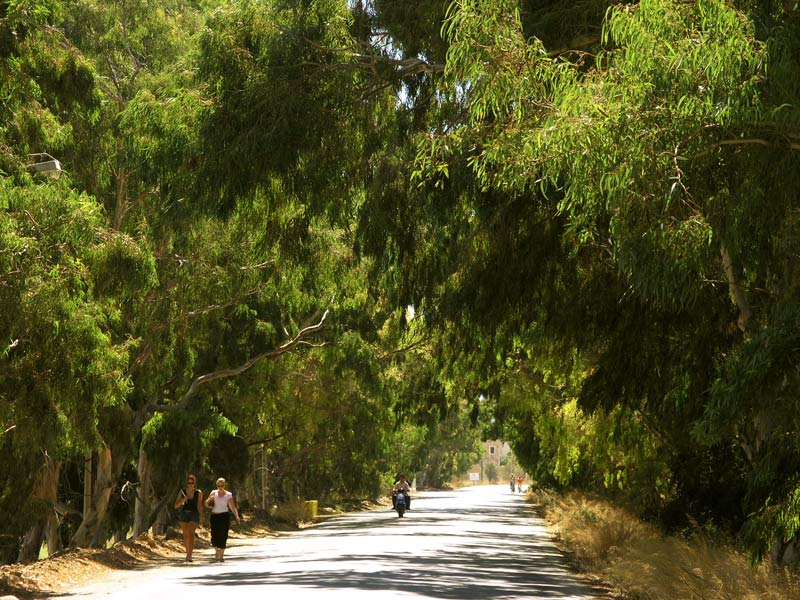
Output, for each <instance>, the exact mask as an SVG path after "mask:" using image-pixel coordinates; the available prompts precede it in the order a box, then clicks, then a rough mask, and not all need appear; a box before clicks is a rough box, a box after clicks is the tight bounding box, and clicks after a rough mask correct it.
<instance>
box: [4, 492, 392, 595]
mask: <svg viewBox="0 0 800 600" xmlns="http://www.w3.org/2000/svg"><path fill="white" fill-rule="evenodd" d="M383 504H385V502H383V503H374V502H366V501H364V502H361V501H358V502H352V503H351V504H349V505H346V506H342V507H337V509H330V508H326V509H322V510H321V514H320V515H319V516H318V518H317V519H316V520H315V521H314V522H313V523H312V522H301V523H299V524H297V525H295V524H290V523H287V522H283V521H274V520H273V521H270V522H266V521H261V520H258V519H254V518H251V516H250V515H247V516H246V517H245V520H244V521H243V522H242V524H241V525H234V527H232V528H231V531H230V537H231V539H236V538H247V537H269V536H278V535H280V534H281V532H287V531H296V530H298V529H302V528H305V527H312V526H313V525H315V524H316V523H319V522H322V521H324V520H325V519H327V518H330V517H333V516H336V515H337V514H341V513H342V512H350V511H358V510H369V509H371V508H375V507H376V506H382V505H383ZM196 535H197V539H196V541H195V549H196V550H202V549H206V548H210V547H211V543H210V542H211V539H210V538H211V536H210V531H209V529H208V528H207V527H201V528H200V529H198V530H197V534H196ZM184 556H185V552H184V549H183V538H182V537H181V532H180V529H178V528H177V527H175V528H172V529H170V530H169V531H167V534H166V535H164V536H156V537H154V536H152V535H142V536H140V537H139V538H138V539H135V540H134V539H131V540H127V541H125V542H119V543H117V544H114V546H113V547H111V548H107V549H85V548H80V549H69V550H62V551H61V552H58V553H57V554H54V555H53V556H52V557H50V558H47V559H45V560H40V561H37V562H34V563H30V564H20V563H16V564H11V565H4V566H0V600H3V596H13V597H16V598H18V599H19V600H33V599H35V598H42V597H43V596H47V595H48V594H51V593H55V592H64V591H66V590H69V589H70V588H73V587H75V586H79V585H83V584H87V583H90V582H91V581H92V580H94V579H99V578H102V577H106V576H108V575H109V574H110V573H112V572H113V571H115V570H131V569H141V568H143V567H147V566H159V565H164V564H170V563H175V562H177V561H180V560H182V559H183V557H184Z"/></svg>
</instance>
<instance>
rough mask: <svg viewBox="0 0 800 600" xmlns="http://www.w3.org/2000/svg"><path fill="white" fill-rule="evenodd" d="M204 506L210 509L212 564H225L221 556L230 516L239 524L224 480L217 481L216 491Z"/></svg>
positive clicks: (226, 538)
mask: <svg viewBox="0 0 800 600" xmlns="http://www.w3.org/2000/svg"><path fill="white" fill-rule="evenodd" d="M206 506H207V507H208V508H210V509H211V516H210V517H209V523H210V525H211V545H212V546H214V562H225V558H224V557H223V555H224V554H225V547H226V546H227V545H228V530H229V529H230V526H231V516H233V518H235V519H236V523H241V522H242V521H241V519H240V518H239V511H238V510H237V508H236V503H235V502H234V501H233V494H232V493H231V492H229V491H228V490H226V489H225V480H224V479H223V478H222V477H220V478H219V479H217V489H216V490H214V491H213V492H211V493H210V494H209V495H208V499H207V500H206Z"/></svg>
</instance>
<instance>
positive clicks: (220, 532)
mask: <svg viewBox="0 0 800 600" xmlns="http://www.w3.org/2000/svg"><path fill="white" fill-rule="evenodd" d="M230 514H231V513H230V512H228V511H226V512H222V513H211V516H210V517H209V522H210V523H211V545H212V546H214V548H225V546H226V545H227V544H228V529H230V526H231V518H230Z"/></svg>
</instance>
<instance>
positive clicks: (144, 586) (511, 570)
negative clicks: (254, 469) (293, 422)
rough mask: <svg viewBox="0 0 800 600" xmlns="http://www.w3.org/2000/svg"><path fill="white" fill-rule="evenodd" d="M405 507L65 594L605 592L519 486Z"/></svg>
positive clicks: (566, 599) (158, 597)
mask: <svg viewBox="0 0 800 600" xmlns="http://www.w3.org/2000/svg"><path fill="white" fill-rule="evenodd" d="M411 507H412V510H411V511H410V512H408V513H407V514H406V516H405V517H404V518H403V519H399V518H398V517H397V514H396V513H394V512H391V511H389V510H388V509H383V510H374V511H369V512H365V513H356V514H351V515H345V516H342V517H337V518H335V519H331V520H330V521H327V522H326V523H324V524H321V525H318V526H316V527H313V528H310V529H306V530H304V531H301V532H297V533H292V534H290V535H287V536H283V537H280V538H271V539H258V540H238V539H237V540H233V545H231V546H229V548H228V550H227V552H226V560H225V562H224V563H222V564H219V563H216V564H215V563H209V562H207V560H208V558H209V557H212V556H213V550H203V551H201V552H199V553H195V562H194V563H192V564H189V565H183V564H180V565H178V564H176V565H175V566H169V567H160V568H155V569H148V570H145V571H141V572H136V573H130V572H127V573H121V574H120V575H119V577H117V578H116V579H115V580H114V581H104V582H97V583H95V584H92V585H90V586H87V587H85V588H81V589H76V590H72V591H71V592H70V593H69V594H66V595H61V596H55V597H51V598H58V599H59V600H67V599H68V600H88V599H95V598H104V599H107V598H113V599H114V600H133V599H137V600H139V599H142V598H146V599H147V600H162V599H163V600H167V599H169V600H179V599H180V600H183V599H187V600H204V599H211V598H216V599H219V598H221V597H223V595H229V594H234V595H229V596H228V597H229V598H231V599H232V600H255V599H256V598H258V599H259V600H263V598H270V599H284V598H286V599H290V600H306V599H311V598H315V599H319V598H324V599H325V600H339V599H341V600H344V599H348V600H353V599H354V600H359V599H362V598H363V599H365V600H366V599H369V600H387V599H390V598H418V599H419V598H439V599H453V600H462V599H463V600H469V599H476V598H481V599H487V600H492V599H497V600H499V599H503V600H513V599H517V598H520V599H521V598H526V599H528V600H530V599H548V600H550V599H552V600H590V599H592V600H594V599H596V598H601V597H604V596H602V594H601V592H594V591H592V590H591V589H589V588H588V587H586V586H584V585H582V584H580V583H578V582H577V581H576V580H575V579H574V578H573V577H572V576H571V575H570V574H569V573H568V571H567V570H566V569H565V568H564V566H563V563H562V558H561V555H560V554H559V552H558V550H557V549H556V548H555V547H554V546H553V545H552V543H551V542H550V541H549V539H548V536H547V532H546V530H545V529H544V526H543V524H542V523H541V521H540V520H539V519H537V518H536V517H535V516H534V515H533V513H532V512H531V510H530V507H529V506H528V504H527V503H526V502H525V501H524V500H523V498H522V496H521V495H514V494H511V492H510V491H509V490H508V488H507V487H506V486H480V487H472V488H466V489H462V490H457V491H453V492H436V493H423V494H419V495H417V496H415V497H414V499H413V501H412V504H411Z"/></svg>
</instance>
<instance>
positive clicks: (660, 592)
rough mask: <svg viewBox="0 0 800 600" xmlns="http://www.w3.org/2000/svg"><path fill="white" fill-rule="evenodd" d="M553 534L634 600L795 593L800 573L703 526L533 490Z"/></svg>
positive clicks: (729, 599)
mask: <svg viewBox="0 0 800 600" xmlns="http://www.w3.org/2000/svg"><path fill="white" fill-rule="evenodd" d="M533 498H534V501H535V502H536V503H537V504H538V505H539V506H540V508H542V510H543V512H544V514H545V517H546V519H547V522H548V524H549V526H550V528H551V530H552V532H553V533H554V535H555V537H556V539H557V540H558V541H559V543H561V544H562V545H563V546H564V547H565V549H566V550H567V551H568V552H570V553H571V554H572V555H573V556H574V558H575V560H576V561H577V562H578V563H579V564H580V565H581V567H582V568H584V569H586V570H587V571H589V572H591V573H593V574H595V575H598V576H600V577H602V578H603V579H605V580H606V581H608V582H609V583H610V584H611V585H613V586H614V587H615V588H617V589H618V590H619V591H620V592H622V593H624V594H625V595H626V596H627V597H630V598H633V599H636V600H674V599H676V598H686V599H698V600H699V599H709V600H711V599H713V600H723V599H724V600H756V599H758V600H786V599H788V598H800V576H799V575H798V574H797V573H796V572H791V571H789V570H787V569H782V568H777V567H774V566H772V565H771V564H769V563H767V562H763V563H761V564H759V565H756V566H752V565H751V564H750V561H749V559H748V556H747V555H746V553H744V552H742V551H740V550H738V549H736V548H735V547H733V546H732V545H730V544H726V543H722V542H717V541H714V540H711V539H710V538H709V536H707V535H705V534H704V532H703V531H702V529H701V528H700V527H695V528H694V530H693V531H692V532H690V533H689V534H687V535H686V536H675V535H664V534H663V533H662V532H660V531H659V530H658V529H657V528H655V527H653V526H652V525H649V524H647V523H644V522H643V521H641V519H639V518H637V517H636V516H635V515H633V514H632V513H630V512H628V511H626V510H624V509H622V508H619V507H616V506H614V505H612V504H611V503H609V502H608V501H605V500H602V499H598V498H594V497H591V496H587V495H586V494H583V493H579V492H572V493H570V494H567V495H565V496H558V495H556V494H551V493H548V492H546V491H542V490H535V491H534V492H533Z"/></svg>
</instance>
